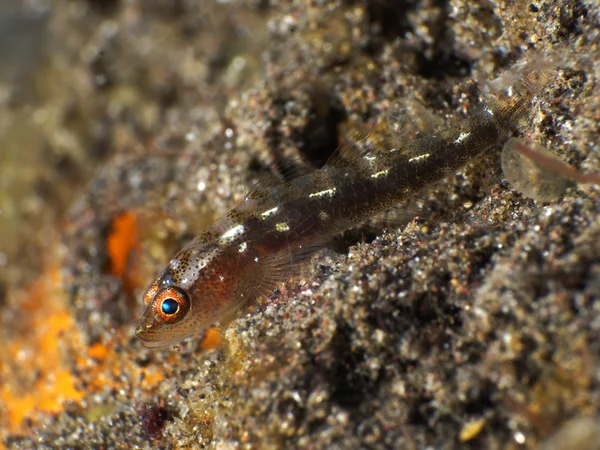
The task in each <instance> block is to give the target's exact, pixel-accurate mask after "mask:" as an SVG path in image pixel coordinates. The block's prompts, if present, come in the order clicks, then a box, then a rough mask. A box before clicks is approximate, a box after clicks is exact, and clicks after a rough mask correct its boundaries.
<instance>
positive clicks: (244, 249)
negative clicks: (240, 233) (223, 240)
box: [240, 242, 248, 253]
mask: <svg viewBox="0 0 600 450" xmlns="http://www.w3.org/2000/svg"><path fill="white" fill-rule="evenodd" d="M247 248H248V243H247V242H242V243H241V244H240V253H244V252H245V251H246V249H247Z"/></svg>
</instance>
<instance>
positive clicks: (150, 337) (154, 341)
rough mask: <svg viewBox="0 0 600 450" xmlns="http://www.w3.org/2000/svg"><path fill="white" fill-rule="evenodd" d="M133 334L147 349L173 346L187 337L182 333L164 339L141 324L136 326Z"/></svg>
mask: <svg viewBox="0 0 600 450" xmlns="http://www.w3.org/2000/svg"><path fill="white" fill-rule="evenodd" d="M135 335H136V337H137V338H138V339H139V340H140V341H141V344H142V346H143V347H145V348H149V349H161V348H166V347H171V346H175V345H176V344H178V343H179V342H181V341H182V340H183V339H185V338H186V337H187V335H183V336H174V337H172V338H171V339H165V337H164V336H161V335H158V334H157V333H153V332H152V331H149V330H147V329H145V327H144V326H143V325H140V326H139V327H137V329H136V330H135Z"/></svg>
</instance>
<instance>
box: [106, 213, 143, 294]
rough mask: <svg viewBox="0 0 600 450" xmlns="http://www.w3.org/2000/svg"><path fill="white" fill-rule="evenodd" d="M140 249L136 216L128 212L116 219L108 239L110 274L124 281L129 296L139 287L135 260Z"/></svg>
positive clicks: (113, 221)
mask: <svg viewBox="0 0 600 450" xmlns="http://www.w3.org/2000/svg"><path fill="white" fill-rule="evenodd" d="M139 247H140V242H139V234H138V224H137V220H136V218H135V216H134V215H133V214H132V213H131V212H129V211H126V212H124V213H123V214H121V215H119V216H117V217H115V218H114V219H113V220H112V223H111V231H110V233H109V234H108V236H107V238H106V250H107V252H108V257H109V267H108V272H109V273H110V274H111V275H113V276H115V277H118V278H120V279H121V280H122V281H123V288H124V290H125V291H126V292H127V293H129V294H132V293H133V291H134V290H135V288H136V287H137V286H138V285H139V273H138V264H137V259H136V258H135V256H136V254H137V251H138V249H139Z"/></svg>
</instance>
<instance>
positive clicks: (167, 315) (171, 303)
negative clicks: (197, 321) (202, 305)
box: [154, 286, 191, 323]
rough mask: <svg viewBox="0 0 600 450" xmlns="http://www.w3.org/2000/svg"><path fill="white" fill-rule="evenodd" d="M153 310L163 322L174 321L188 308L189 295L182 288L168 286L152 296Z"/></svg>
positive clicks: (182, 315) (184, 314)
mask: <svg viewBox="0 0 600 450" xmlns="http://www.w3.org/2000/svg"><path fill="white" fill-rule="evenodd" d="M154 304H155V311H156V313H157V314H158V316H159V317H160V318H161V320H162V321H163V322H165V323H176V322H179V321H180V320H181V319H183V318H184V317H185V316H186V314H187V312H188V311H189V310H190V306H191V305H190V297H189V295H188V294H187V292H185V291H184V290H183V289H181V288H178V287H176V286H169V287H166V288H163V289H161V290H160V291H158V293H157V294H156V296H155V297H154Z"/></svg>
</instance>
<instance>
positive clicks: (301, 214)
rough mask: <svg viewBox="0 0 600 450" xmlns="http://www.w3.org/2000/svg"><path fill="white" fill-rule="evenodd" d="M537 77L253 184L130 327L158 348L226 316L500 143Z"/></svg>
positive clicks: (154, 289) (181, 260)
mask: <svg viewBox="0 0 600 450" xmlns="http://www.w3.org/2000/svg"><path fill="white" fill-rule="evenodd" d="M538 84H539V80H537V81H535V82H532V81H531V80H530V81H529V82H517V83H515V84H514V85H512V86H510V90H509V92H508V93H507V92H499V91H497V92H495V93H492V94H488V95H487V98H486V101H485V102H484V103H482V105H481V107H480V108H478V110H477V111H476V112H475V113H474V114H472V115H471V116H470V117H469V118H468V119H466V120H465V121H464V122H463V123H461V124H459V125H457V126H455V127H449V128H447V129H445V130H442V131H440V132H439V133H436V134H427V135H424V136H421V137H418V138H416V139H414V140H410V141H407V142H404V143H401V142H394V140H393V139H392V138H391V137H390V136H383V137H382V136H380V135H378V134H376V133H371V134H367V135H366V137H365V138H364V139H362V140H361V143H360V145H359V147H360V148H358V149H350V148H346V149H342V150H341V151H340V152H338V154H337V155H335V156H334V157H333V158H332V159H331V160H330V161H329V162H328V163H327V164H325V166H323V167H322V168H320V169H318V170H315V171H313V172H311V173H309V174H305V175H302V176H298V177H296V178H293V179H291V180H288V181H285V182H280V183H268V184H267V185H266V186H259V188H257V189H255V190H254V191H252V192H250V194H249V195H248V196H247V197H246V198H245V199H244V201H243V202H242V203H240V204H239V205H238V206H237V207H235V208H234V209H232V210H231V211H230V212H229V213H227V214H226V215H225V216H223V217H221V218H220V219H218V220H217V221H216V222H215V223H214V224H213V225H212V226H210V227H209V228H208V229H207V230H205V231H204V232H202V233H201V234H200V235H198V236H197V237H196V238H195V239H193V240H192V241H191V242H190V243H189V244H188V245H187V246H186V247H185V248H183V249H182V250H181V251H180V252H179V253H178V254H177V255H176V256H175V257H174V258H173V259H172V260H171V261H170V263H169V264H168V265H167V267H166V268H165V269H164V270H163V271H162V272H161V273H160V274H159V275H158V277H157V278H156V279H155V280H154V281H153V282H152V284H151V285H150V287H149V288H148V289H147V291H146V293H145V294H144V301H145V303H146V305H147V309H146V311H145V313H144V314H143V316H142V319H141V322H140V325H139V327H138V329H137V330H136V335H137V336H138V337H139V338H140V339H141V340H142V343H143V345H144V346H146V347H150V348H154V347H162V346H165V345H169V344H174V343H177V342H178V341H180V340H182V339H184V338H185V337H188V336H190V335H192V334H195V333H199V332H201V331H203V330H204V329H206V328H207V327H208V326H210V325H211V324H213V323H215V322H218V321H222V320H223V319H226V318H231V317H233V316H234V315H235V313H236V312H237V311H238V310H239V309H240V308H241V307H242V306H243V305H245V304H246V303H247V302H248V301H249V300H252V299H255V298H257V297H258V296H260V295H263V294H265V293H267V292H268V291H269V290H271V289H273V287H274V286H276V284H277V283H278V282H280V281H282V279H284V278H285V276H286V275H287V274H288V273H289V272H290V271H289V269H290V268H293V267H294V266H295V265H296V264H297V263H298V262H300V261H302V260H303V259H305V258H306V256H307V255H311V254H312V253H314V250H315V249H318V248H320V247H319V246H322V245H323V243H324V242H326V241H327V239H328V238H330V237H331V236H333V235H336V234H338V233H340V232H342V231H344V230H346V229H348V228H351V227H354V226H357V225H360V224H362V223H364V222H365V221H366V220H368V219H369V218H371V217H372V216H374V215H376V214H378V213H381V212H384V211H386V210H389V209H391V208H393V207H394V206H395V205H397V204H398V203H399V202H401V201H403V200H405V199H407V198H408V197H410V196H412V195H413V194H415V193H417V192H419V191H421V190H422V189H423V188H425V187H427V186H429V185H431V184H432V183H435V182H437V181H439V180H441V179H443V178H445V177H446V176H448V175H450V174H452V173H453V172H455V171H456V170H457V169H459V168H461V167H462V166H464V165H465V164H466V163H467V162H469V161H471V160H472V159H473V158H475V157H476V156H478V155H480V154H481V153H483V152H485V151H488V150H490V149H491V148H493V147H495V146H498V145H501V144H502V143H503V142H505V141H506V140H507V139H508V138H509V137H510V136H511V135H512V134H513V132H514V129H515V128H516V127H517V125H518V122H519V120H520V119H522V118H523V117H524V115H525V114H526V111H527V109H528V107H529V105H530V103H531V100H532V98H533V95H534V93H535V91H536V89H537V88H538Z"/></svg>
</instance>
